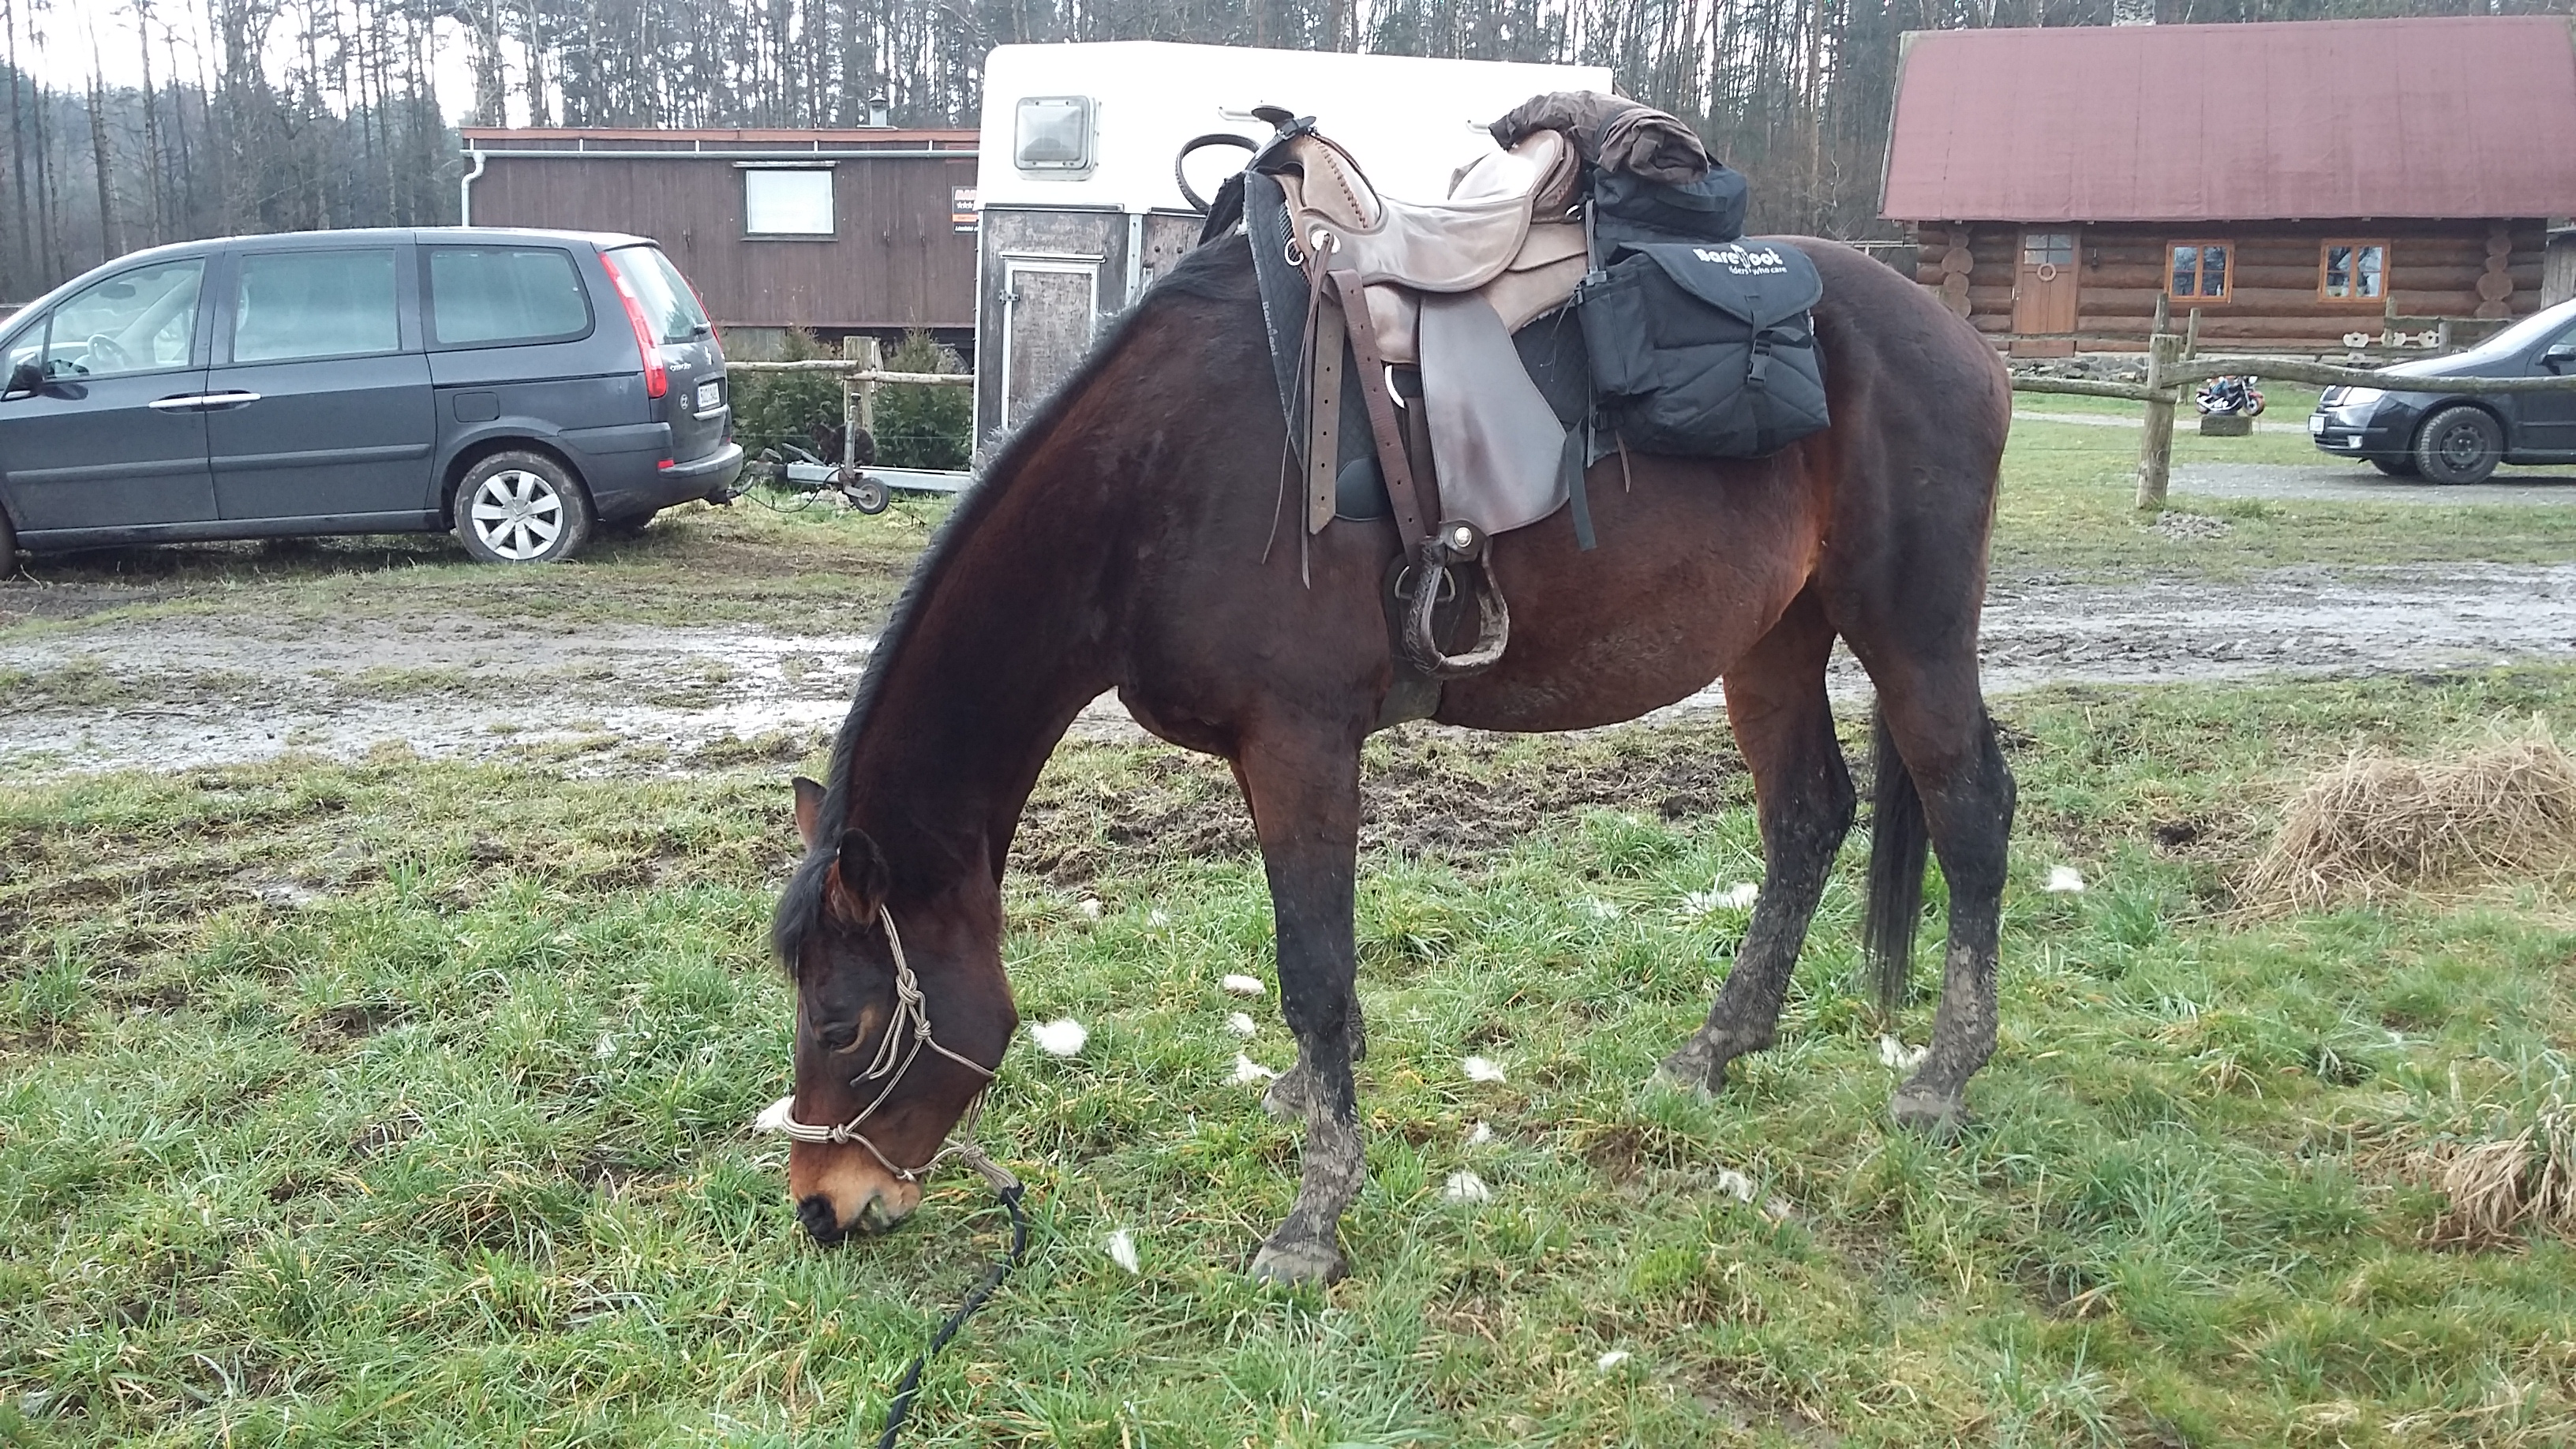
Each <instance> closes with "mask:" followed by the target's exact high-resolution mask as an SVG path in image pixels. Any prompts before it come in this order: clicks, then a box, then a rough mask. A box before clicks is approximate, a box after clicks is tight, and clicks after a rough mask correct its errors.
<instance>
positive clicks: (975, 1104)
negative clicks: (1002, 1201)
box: [761, 903, 1019, 1191]
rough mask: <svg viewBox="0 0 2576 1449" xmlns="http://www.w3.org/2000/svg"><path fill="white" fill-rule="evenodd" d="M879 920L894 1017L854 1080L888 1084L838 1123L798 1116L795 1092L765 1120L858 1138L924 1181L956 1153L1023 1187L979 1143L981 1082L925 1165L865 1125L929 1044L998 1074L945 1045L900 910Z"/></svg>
mask: <svg viewBox="0 0 2576 1449" xmlns="http://www.w3.org/2000/svg"><path fill="white" fill-rule="evenodd" d="M877 924H879V925H881V926H883V927H884V928H885V936H886V944H887V945H888V946H889V947H891V948H892V950H893V953H894V1016H893V1019H892V1020H890V1021H888V1022H887V1023H886V1030H885V1035H884V1037H882V1038H881V1039H879V1041H878V1042H877V1054H876V1058H875V1060H873V1061H871V1062H869V1063H868V1068H867V1070H866V1071H863V1072H861V1073H859V1074H858V1075H857V1076H855V1077H852V1078H851V1079H850V1086H851V1088H852V1089H853V1090H856V1091H864V1090H866V1088H865V1086H864V1084H865V1083H868V1082H875V1081H883V1082H884V1083H885V1085H883V1086H881V1087H879V1088H877V1094H876V1096H875V1098H873V1099H872V1100H870V1101H869V1103H868V1104H867V1105H866V1106H865V1107H862V1108H860V1109H859V1114H858V1115H857V1116H855V1117H852V1118H851V1119H850V1120H849V1121H847V1122H843V1123H839V1124H837V1125H835V1126H829V1127H818V1126H816V1125H814V1124H813V1123H810V1122H799V1121H797V1120H796V1114H795V1110H794V1107H793V1105H792V1104H793V1103H794V1101H795V1098H793V1097H790V1098H788V1099H787V1100H786V1101H783V1102H780V1103H779V1104H778V1105H777V1106H776V1107H773V1108H771V1109H770V1111H768V1112H764V1113H762V1114H761V1125H763V1126H766V1127H769V1128H772V1129H774V1130H776V1131H779V1132H783V1133H785V1134H787V1135H788V1136H789V1137H791V1138H793V1139H795V1140H796V1141H798V1142H812V1143H818V1144H821V1143H856V1144H857V1145H859V1146H861V1147H864V1148H866V1149H867V1150H868V1155H869V1156H870V1157H873V1158H875V1159H876V1160H877V1161H878V1163H879V1164H881V1165H882V1166H883V1167H884V1168H885V1170H886V1171H888V1172H891V1173H893V1174H894V1175H895V1176H896V1177H897V1178H900V1179H902V1180H903V1181H905V1182H915V1181H918V1180H919V1179H920V1178H921V1176H922V1174H924V1173H926V1172H928V1171H930V1169H932V1168H933V1167H936V1166H938V1165H939V1160H940V1159H941V1158H943V1157H950V1156H954V1157H955V1158H957V1160H959V1161H960V1162H963V1163H965V1164H966V1165H967V1166H969V1167H972V1168H974V1169H975V1171H976V1172H977V1173H979V1174H981V1175H982V1176H983V1178H984V1180H985V1181H986V1182H988V1183H991V1184H992V1185H993V1187H994V1189H995V1190H996V1191H1000V1190H1001V1189H1003V1188H1005V1187H1017V1186H1019V1179H1017V1178H1015V1177H1013V1176H1012V1175H1011V1174H1010V1172H1009V1171H1008V1170H1007V1169H1005V1168H1003V1167H1002V1166H1001V1165H1000V1164H999V1163H996V1162H995V1161H993V1159H991V1158H990V1157H987V1156H985V1155H984V1149H983V1148H982V1147H980V1146H978V1145H976V1142H975V1122H976V1119H977V1118H979V1117H981V1116H982V1115H983V1113H984V1089H983V1088H982V1087H980V1086H979V1087H977V1088H976V1089H975V1095H974V1097H973V1098H971V1099H969V1100H968V1102H967V1104H966V1114H965V1116H963V1117H961V1118H960V1119H958V1123H957V1126H956V1128H955V1129H954V1130H952V1131H951V1132H950V1133H949V1134H948V1137H947V1139H946V1140H945V1141H944V1142H942V1143H941V1144H940V1147H939V1150H938V1151H936V1152H934V1153H932V1154H930V1160H929V1161H928V1162H925V1163H923V1164H921V1165H920V1166H919V1167H903V1166H899V1165H898V1164H897V1163H896V1162H895V1160H894V1159H893V1158H891V1157H888V1156H886V1155H885V1151H884V1149H882V1148H880V1147H878V1146H877V1145H876V1144H875V1143H874V1142H871V1141H869V1140H868V1135H867V1134H866V1133H864V1132H862V1131H860V1130H859V1124H861V1123H863V1122H865V1121H867V1120H868V1118H870V1117H872V1116H874V1115H876V1110H877V1109H878V1108H879V1107H882V1106H884V1105H885V1103H886V1098H888V1097H890V1096H893V1095H894V1089H895V1088H896V1087H898V1086H900V1085H902V1082H903V1079H904V1077H905V1076H906V1075H907V1074H908V1073H910V1072H911V1071H912V1064H913V1063H914V1062H915V1061H917V1060H919V1059H920V1057H921V1053H922V1051H923V1049H925V1048H927V1049H928V1050H931V1051H934V1052H937V1053H939V1054H940V1055H941V1056H943V1057H946V1058H948V1059H949V1060H950V1061H952V1062H955V1063H956V1064H957V1065H959V1066H961V1067H964V1068H965V1069H966V1070H968V1071H970V1072H973V1073H974V1074H975V1075H976V1076H979V1077H981V1078H983V1079H984V1080H985V1081H986V1082H988V1083H989V1082H991V1081H992V1080H993V1075H994V1071H993V1068H991V1067H988V1066H985V1065H984V1064H983V1063H981V1062H978V1061H976V1060H974V1059H973V1058H971V1057H967V1056H965V1055H963V1054H961V1053H959V1052H956V1051H953V1050H951V1049H950V1048H948V1047H946V1046H943V1045H941V1044H940V1041H939V1038H938V1037H936V1036H934V1035H932V1034H931V1030H930V1006H929V1003H928V1002H927V1001H926V1000H924V999H923V997H922V994H921V980H920V978H919V977H917V976H915V975H913V973H912V962H911V961H910V960H908V959H907V958H906V957H905V956H904V954H903V933H902V932H900V931H897V930H896V929H895V928H894V912H892V911H890V910H888V909H886V907H885V906H884V905H883V904H882V903H880V904H879V905H878V906H877Z"/></svg>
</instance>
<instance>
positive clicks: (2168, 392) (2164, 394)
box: [2138, 332, 2183, 509]
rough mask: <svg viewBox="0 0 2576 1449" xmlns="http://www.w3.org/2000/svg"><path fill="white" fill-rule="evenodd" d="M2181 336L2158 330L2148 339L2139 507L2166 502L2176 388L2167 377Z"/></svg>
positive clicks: (2179, 356)
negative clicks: (2145, 417)
mask: <svg viewBox="0 0 2576 1449" xmlns="http://www.w3.org/2000/svg"><path fill="white" fill-rule="evenodd" d="M2182 348H2183V339H2181V338H2180V337H2177V336H2175V335H2174V334H2172V333H2170V332H2159V333H2157V334H2156V335H2155V336H2153V337H2150V338H2148V339H2147V430H2146V436H2145V437H2144V438H2143V439H2141V440H2140V441H2139V443H2138V507H2139V508H2140V509H2148V508H2162V507H2164V506H2165V485H2166V484H2167V483H2169V482H2171V481H2172V477H2173V430H2174V403H2175V401H2176V400H2177V398H2178V396H2179V390H2178V389H2177V388H2176V387H2175V386H2174V385H2173V383H2171V382H2170V381H2168V380H2167V378H2168V376H2169V375H2170V374H2171V373H2172V372H2173V370H2174V367H2175V365H2176V364H2178V363H2179V362H2180V361H2181V360H2182Z"/></svg>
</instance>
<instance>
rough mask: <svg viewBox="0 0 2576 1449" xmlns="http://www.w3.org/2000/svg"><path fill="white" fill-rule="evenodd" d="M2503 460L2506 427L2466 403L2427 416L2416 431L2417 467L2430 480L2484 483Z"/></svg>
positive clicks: (2486, 413)
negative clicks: (2418, 430)
mask: <svg viewBox="0 0 2576 1449" xmlns="http://www.w3.org/2000/svg"><path fill="white" fill-rule="evenodd" d="M2502 461H2504V428H2503V426H2502V425H2500V424H2499V423H2497V422H2496V420H2495V417H2494V415H2493V414H2491V413H2488V412H2487V411H2486V410H2485V409H2483V408H2475V407H2470V406H2469V405H2467V404H2465V403H2459V404H2454V405H2453V406H2451V407H2446V408H2444V409H2442V410H2441V411H2440V412H2438V413H2435V414H2433V416H2431V417H2430V418H2427V419H2425V421H2424V427H2423V430H2422V431H2421V432H2418V433H2417V434H2416V435H2415V471H2416V472H2418V473H2420V474H2422V475H2423V476H2424V481H2425V482H2427V483H2483V482H2485V481H2486V478H2487V475H2488V474H2491V473H2493V472H2494V471H2495V470H2496V464H2498V463H2500V462H2502Z"/></svg>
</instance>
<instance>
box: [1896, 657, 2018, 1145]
mask: <svg viewBox="0 0 2576 1449" xmlns="http://www.w3.org/2000/svg"><path fill="white" fill-rule="evenodd" d="M1969 637H1970V638H1971V639H1972V640H1973V637H1974V636H1973V635H1970V636H1969ZM1863 662H1864V663H1869V662H1870V661H1869V660H1868V658H1867V657H1866V656H1864V658H1863ZM1871 673H1872V676H1873V677H1874V678H1875V679H1876V680H1877V682H1878V690H1879V694H1878V719H1879V741H1878V747H1879V749H1880V750H1882V751H1884V750H1887V749H1889V748H1890V747H1893V748H1894V750H1895V751H1896V754H1897V756H1898V758H1899V759H1901V760H1902V761H1903V765H1904V770H1905V773H1906V775H1908V776H1910V777H1911V783H1912V787H1913V792H1914V794H1915V795H1916V797H1917V798H1918V799H1919V801H1920V803H1921V807H1922V808H1921V810H1920V811H1919V812H1915V811H1909V810H1904V809H1902V808H1895V809H1891V806H1892V805H1897V804H1900V803H1901V800H1900V799H1896V798H1891V797H1890V795H1889V793H1888V791H1887V790H1885V789H1882V791H1881V800H1880V804H1879V811H1878V813H1879V815H1880V816H1881V817H1882V818H1881V819H1880V820H1879V822H1878V823H1877V824H1876V825H1874V826H1873V829H1874V830H1876V831H1880V832H1892V831H1899V830H1909V829H1919V830H1922V831H1924V832H1926V833H1928V834H1929V835H1930V837H1931V845H1932V850H1933V851H1934V853H1935V854H1937V855H1939V857H1940V859H1941V874H1942V877H1943V879H1944V880H1946V881H1947V882H1948V884H1949V888H1950V940H1949V945H1948V948H1947V950H1946V951H1945V952H1944V954H1943V958H1942V968H1941V1005H1940V1008H1939V1010H1937V1011H1936V1012H1935V1013H1934V1014H1933V1019H1932V1044H1931V1047H1930V1049H1929V1050H1928V1051H1927V1052H1926V1053H1925V1055H1924V1058H1923V1065H1922V1066H1921V1067H1920V1068H1919V1069H1917V1070H1916V1072H1915V1073H1914V1076H1913V1077H1912V1079H1911V1080H1909V1081H1907V1082H1906V1083H1905V1085H1904V1086H1902V1087H1899V1088H1897V1091H1896V1096H1895V1098H1894V1100H1893V1101H1891V1102H1890V1103H1889V1106H1888V1110H1889V1112H1890V1113H1891V1114H1892V1115H1893V1116H1894V1117H1895V1118H1896V1120H1897V1122H1898V1123H1899V1124H1900V1125H1903V1126H1907V1127H1915V1128H1920V1129H1923V1130H1925V1131H1928V1132H1932V1133H1934V1134H1936V1135H1946V1134H1948V1133H1949V1132H1951V1131H1954V1130H1956V1129H1957V1128H1958V1127H1959V1125H1960V1124H1961V1123H1963V1122H1964V1121H1965V1120H1966V1119H1967V1110H1968V1105H1967V1089H1968V1079H1969V1078H1970V1077H1972V1076H1974V1075H1976V1073H1977V1069H1978V1068H1980V1067H1983V1066H1984V1065H1985V1064H1986V1058H1988V1057H1990V1056H1992V1055H1993V1054H1994V1050H1995V1019H1996V1007H1995V955H1996V937H1997V934H1998V932H1999V929H2000V926H2001V923H2002V916H2003V897H2004V870H2005V858H2006V853H2007V850H2008V848H2009V846H2010V843H2011V839H2012V819H2013V778H2012V771H2011V769H2010V768H2008V767H2007V766H2006V765H2005V764H2004V757H2003V751H2002V749H2000V748H1999V747H1998V746H1997V745H1996V743H1995V728H1994V721H1993V720H1992V719H1991V718H1989V717H1988V716H1987V714H1986V705H1985V699H1984V696H1983V695H1982V693H1981V692H1980V691H1979V689H1978V686H1977V665H1976V656H1975V653H1974V645H1973V643H1971V645H1970V647H1969V649H1968V650H1967V651H1964V652H1962V653H1961V654H1960V655H1958V656H1957V657H1944V658H1939V659H1935V660H1929V661H1927V660H1923V659H1913V658H1898V659H1892V660H1887V661H1884V664H1883V672H1882V670H1881V669H1873V670H1872V671H1871ZM1893 784H1894V786H1895V789H1896V790H1897V791H1898V792H1899V796H1900V797H1901V792H1902V791H1903V789H1904V785H1905V782H1904V781H1903V780H1898V781H1895V782H1893ZM1919 841H1920V837H1919V836H1918V837H1917V841H1916V842H1915V843H1912V844H1909V843H1907V842H1901V841H1886V840H1880V841H1873V842H1872V849H1873V851H1876V850H1900V849H1912V850H1914V851H1916V852H1918V854H1917V857H1916V858H1917V859H1920V855H1919V851H1920V849H1921V846H1920V844H1919ZM1907 905H1908V906H1909V907H1910V909H1911V911H1919V910H1920V909H1921V904H1920V901H1919V899H1918V900H1916V901H1913V902H1908V903H1907ZM1905 929H1906V930H1908V931H1910V930H1911V929H1912V919H1911V915H1910V912H1909V918H1908V920H1907V922H1906V925H1905Z"/></svg>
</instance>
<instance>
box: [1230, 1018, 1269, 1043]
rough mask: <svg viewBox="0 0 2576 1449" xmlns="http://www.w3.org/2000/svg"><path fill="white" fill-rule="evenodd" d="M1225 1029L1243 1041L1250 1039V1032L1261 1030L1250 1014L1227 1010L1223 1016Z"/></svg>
mask: <svg viewBox="0 0 2576 1449" xmlns="http://www.w3.org/2000/svg"><path fill="white" fill-rule="evenodd" d="M1225 1029H1226V1030H1227V1031H1230V1032H1233V1033H1234V1034H1235V1035H1236V1036H1239V1037H1242V1038H1243V1039H1244V1040H1245V1041H1250V1040H1252V1034H1253V1033H1254V1032H1257V1031H1259V1030H1261V1028H1260V1026H1258V1025H1257V1024H1255V1023H1254V1021H1253V1020H1252V1014H1251V1013H1250V1012H1244V1011H1235V1012H1228V1013H1227V1014H1226V1018H1225Z"/></svg>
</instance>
